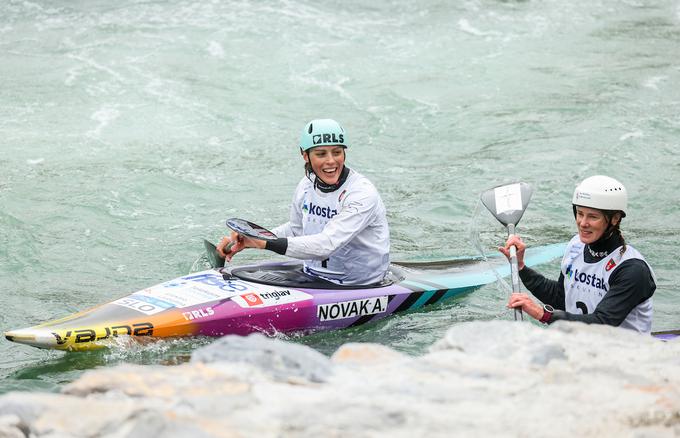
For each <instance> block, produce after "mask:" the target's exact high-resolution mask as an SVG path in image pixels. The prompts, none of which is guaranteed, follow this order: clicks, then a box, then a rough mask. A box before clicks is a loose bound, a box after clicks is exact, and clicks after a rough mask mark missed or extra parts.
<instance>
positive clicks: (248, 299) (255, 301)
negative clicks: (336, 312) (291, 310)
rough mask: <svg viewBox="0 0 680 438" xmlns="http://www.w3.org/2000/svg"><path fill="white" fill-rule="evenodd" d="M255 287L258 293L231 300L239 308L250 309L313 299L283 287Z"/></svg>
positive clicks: (237, 296) (249, 293) (305, 294)
mask: <svg viewBox="0 0 680 438" xmlns="http://www.w3.org/2000/svg"><path fill="white" fill-rule="evenodd" d="M254 286H257V288H256V289H257V290H256V291H253V292H248V293H245V294H240V295H236V296H235V297H233V298H232V299H231V300H232V301H233V302H235V303H236V304H238V305H239V306H241V307H244V308H246V309H248V308H258V307H271V306H279V305H281V304H290V303H297V302H300V301H307V300H311V299H312V298H313V297H312V296H311V295H309V294H308V293H305V292H302V291H299V290H296V289H284V288H282V287H275V286H265V285H261V284H258V285H254Z"/></svg>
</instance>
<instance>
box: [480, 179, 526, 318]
mask: <svg viewBox="0 0 680 438" xmlns="http://www.w3.org/2000/svg"><path fill="white" fill-rule="evenodd" d="M532 192H533V190H532V188H531V186H530V185H529V184H526V183H523V182H518V183H512V184H506V185H502V186H498V187H494V188H492V189H489V190H487V191H485V192H484V193H482V195H481V199H482V204H484V206H485V207H486V208H487V210H489V211H490V212H491V214H492V215H494V217H495V218H496V219H498V222H500V223H502V224H503V225H504V226H505V227H506V228H507V229H508V237H510V236H512V235H513V234H515V227H516V226H517V224H518V223H519V220H520V219H522V215H523V214H524V210H526V208H527V205H529V200H530V199H531V194H532ZM510 270H511V273H512V293H519V268H518V266H517V248H516V247H515V246H514V245H513V246H511V247H510ZM517 319H523V317H522V309H517V308H516V309H515V320H517Z"/></svg>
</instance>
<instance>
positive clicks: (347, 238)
mask: <svg viewBox="0 0 680 438" xmlns="http://www.w3.org/2000/svg"><path fill="white" fill-rule="evenodd" d="M272 231H273V232H274V234H276V235H277V236H278V237H286V238H287V239H288V247H287V250H286V253H285V255H286V256H289V257H293V258H297V259H302V260H304V265H305V271H306V272H308V273H310V274H313V275H316V276H319V277H322V278H325V279H327V280H330V281H332V282H334V283H338V284H343V285H352V284H362V285H367V284H373V283H378V282H380V281H381V280H382V279H383V277H384V276H385V273H386V272H387V269H388V266H389V253H390V232H389V227H388V224H387V215H386V210H385V205H384V204H383V202H382V199H381V198H380V195H379V194H378V191H377V190H376V188H375V186H373V184H372V183H371V182H370V181H369V180H368V179H367V178H366V177H364V176H363V175H361V174H359V173H358V172H355V171H354V170H350V173H349V175H348V176H347V179H346V180H345V182H344V183H343V185H342V186H340V187H339V188H338V189H337V190H335V191H333V192H329V193H324V192H321V191H319V190H317V189H315V188H314V183H313V182H312V181H310V180H309V178H307V177H304V178H302V180H301V181H300V183H299V184H298V186H297V188H296V190H295V195H294V196H293V202H292V205H291V209H290V220H289V221H288V222H286V223H285V224H283V225H280V226H278V227H276V228H275V229H273V230H272Z"/></svg>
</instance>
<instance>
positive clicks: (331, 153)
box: [302, 146, 345, 185]
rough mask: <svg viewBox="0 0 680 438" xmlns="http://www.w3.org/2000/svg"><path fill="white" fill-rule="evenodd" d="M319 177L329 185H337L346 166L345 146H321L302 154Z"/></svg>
mask: <svg viewBox="0 0 680 438" xmlns="http://www.w3.org/2000/svg"><path fill="white" fill-rule="evenodd" d="M302 157H303V158H304V159H305V161H306V162H308V163H309V164H310V165H311V166H312V170H313V171H314V173H315V174H316V176H317V177H319V178H321V180H322V181H323V182H325V183H326V184H329V185H333V184H337V182H338V180H339V179H340V173H342V168H343V167H344V165H345V148H344V146H319V147H315V148H314V149H310V150H309V151H307V152H303V153H302Z"/></svg>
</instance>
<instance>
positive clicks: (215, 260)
mask: <svg viewBox="0 0 680 438" xmlns="http://www.w3.org/2000/svg"><path fill="white" fill-rule="evenodd" d="M203 246H205V252H206V253H207V254H208V263H210V266H212V267H213V268H223V267H224V257H222V256H220V255H219V254H218V253H217V247H216V246H215V245H213V244H212V242H210V241H208V240H205V239H203Z"/></svg>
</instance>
